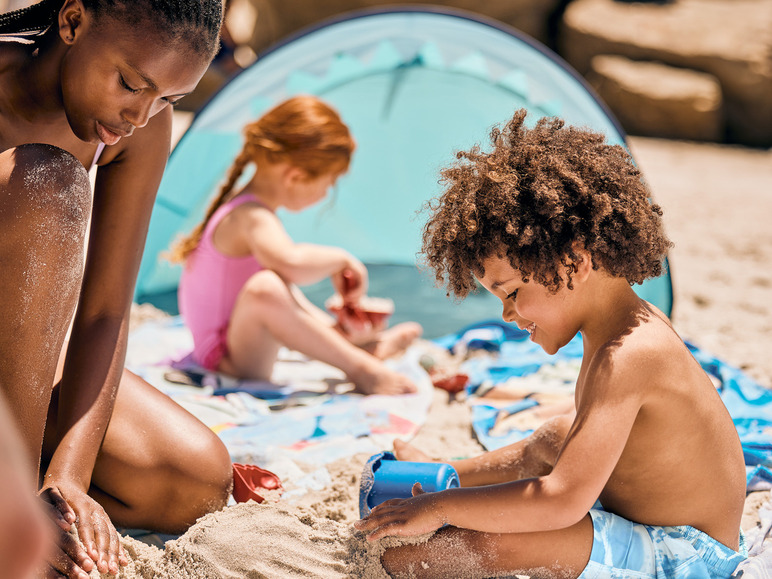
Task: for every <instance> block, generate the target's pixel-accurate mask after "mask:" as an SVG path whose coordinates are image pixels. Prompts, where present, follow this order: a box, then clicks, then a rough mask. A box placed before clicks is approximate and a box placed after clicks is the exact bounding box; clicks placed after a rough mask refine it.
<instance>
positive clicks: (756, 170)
mask: <svg viewBox="0 0 772 579" xmlns="http://www.w3.org/2000/svg"><path fill="white" fill-rule="evenodd" d="M183 122H184V120H183ZM630 146H631V149H632V151H633V153H634V156H635V158H636V160H637V162H638V163H639V165H640V166H641V168H642V170H643V172H644V175H645V176H646V179H647V181H648V182H649V184H650V186H651V188H652V193H653V196H654V199H655V201H656V202H658V203H659V204H660V205H661V206H662V207H663V209H664V223H665V227H666V230H667V233H668V234H669V236H670V238H671V239H672V241H673V242H674V244H675V247H674V248H673V250H672V251H671V253H670V257H669V259H670V263H671V268H672V278H673V285H674V293H675V307H674V310H673V321H674V325H675V327H676V329H677V330H678V331H679V333H680V334H681V335H682V337H684V338H686V339H688V340H690V341H692V342H694V343H695V344H697V345H698V346H700V347H702V348H704V349H706V350H707V351H709V352H710V353H713V354H715V355H717V356H718V357H720V358H722V359H723V360H725V361H726V362H728V363H730V364H732V365H734V366H738V367H741V368H743V369H744V370H745V371H746V372H747V373H748V374H750V375H751V376H753V377H754V378H755V379H757V380H758V381H759V382H760V383H762V384H763V385H765V386H767V387H769V386H772V356H770V354H769V346H770V343H771V341H772V340H770V330H772V228H770V225H769V219H770V216H771V215H772V151H761V150H752V149H746V148H739V147H729V146H718V145H705V144H694V143H685V142H673V141H664V140H657V139H644V138H631V139H630ZM414 443H415V444H416V445H417V446H418V447H420V448H422V449H423V450H425V451H427V452H428V453H429V454H430V455H433V456H437V457H443V458H450V457H459V456H469V455H472V454H476V453H479V452H480V451H481V448H480V446H479V445H478V444H477V442H476V441H475V440H474V439H473V437H472V434H471V428H470V421H469V412H468V408H467V406H466V405H464V404H463V403H460V402H449V401H448V396H447V394H446V393H445V392H443V391H440V390H437V391H436V392H435V401H434V404H433V406H432V409H431V411H430V415H429V419H428V422H427V423H426V424H425V425H424V427H423V428H422V429H421V431H420V432H419V434H418V435H417V436H416V437H415V439H414ZM366 458H367V457H365V456H356V457H352V458H351V459H350V460H344V461H341V462H338V463H335V464H333V465H331V466H330V468H329V470H330V473H331V475H332V479H333V483H332V486H331V487H328V488H326V489H324V490H322V491H319V492H315V493H310V494H308V495H306V496H305V497H303V499H302V500H301V501H298V502H295V503H291V504H283V503H284V501H282V503H279V505H281V506H278V507H277V506H275V505H274V506H270V507H265V506H260V505H255V504H247V505H239V506H236V507H230V508H228V509H226V510H225V511H224V512H221V513H216V514H213V515H208V516H207V517H204V518H203V519H202V520H200V521H199V523H197V524H196V526H194V527H193V528H192V529H191V530H190V531H189V532H188V533H186V535H184V536H183V537H181V538H180V539H178V540H177V541H174V542H172V543H168V544H167V547H166V550H165V551H160V550H158V549H155V548H154V547H149V546H146V545H144V544H140V543H137V542H136V541H133V540H131V539H126V541H125V544H126V547H127V549H128V550H129V553H130V554H131V556H132V562H131V564H130V566H129V567H128V568H127V569H126V570H125V571H124V573H123V576H125V577H168V578H170V579H174V578H182V577H184V578H188V577H190V578H193V577H196V578H203V577H206V578H209V577H211V578H219V577H234V578H236V577H269V578H284V577H300V576H312V577H320V578H328V577H330V578H332V577H383V576H385V575H384V574H383V572H382V570H381V569H380V568H379V564H378V554H379V551H380V549H381V548H382V546H379V545H367V544H366V543H365V542H364V541H362V539H361V537H360V536H358V535H357V534H355V533H354V532H353V531H352V528H351V523H352V522H353V521H354V520H356V518H358V516H357V515H358V508H357V500H358V488H359V482H358V478H359V474H360V472H361V468H362V464H363V462H364V460H366ZM757 494H758V493H757ZM764 499H766V494H764V495H763V496H761V497H759V496H756V497H753V499H752V500H751V501H749V503H748V505H749V507H748V508H749V517H748V519H747V522H746V523H744V524H753V513H752V511H753V509H755V508H756V507H757V506H758V504H759V503H761V502H763V500H764Z"/></svg>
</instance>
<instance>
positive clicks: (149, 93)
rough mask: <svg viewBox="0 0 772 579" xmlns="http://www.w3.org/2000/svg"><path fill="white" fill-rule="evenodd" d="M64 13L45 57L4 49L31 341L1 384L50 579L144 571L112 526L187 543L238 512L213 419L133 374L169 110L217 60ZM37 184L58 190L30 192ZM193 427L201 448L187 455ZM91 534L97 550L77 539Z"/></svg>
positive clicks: (6, 286) (12, 210) (18, 340)
mask: <svg viewBox="0 0 772 579" xmlns="http://www.w3.org/2000/svg"><path fill="white" fill-rule="evenodd" d="M63 4H64V5H63V8H62V9H61V11H60V13H59V16H58V22H57V25H56V27H55V29H54V30H52V33H51V34H50V35H49V36H48V37H47V40H44V41H43V42H42V43H41V45H40V48H39V50H37V51H34V52H33V50H32V49H31V48H30V46H28V45H22V44H17V43H14V42H4V43H2V44H0V150H2V153H0V194H1V195H2V199H3V201H2V203H3V209H4V211H3V214H2V216H0V227H2V229H3V231H4V232H5V234H4V236H3V238H2V239H1V240H0V261H2V263H3V264H4V271H3V274H4V275H3V279H2V280H1V281H0V291H1V292H2V295H3V301H2V302H1V303H0V317H2V319H4V320H6V321H8V322H9V323H10V324H12V325H11V326H10V327H14V328H16V329H17V331H14V332H9V335H7V336H5V337H2V338H0V352H2V354H3V359H4V364H3V365H2V367H1V368H0V387H2V389H3V392H4V393H5V395H6V397H7V398H8V404H9V407H10V410H11V412H12V414H13V415H14V416H15V417H16V418H17V421H18V427H19V430H20V434H21V436H22V439H23V440H24V442H25V444H26V446H27V450H28V452H29V456H30V462H31V463H32V464H33V465H35V468H36V470H38V469H39V470H40V472H41V474H42V475H43V476H42V478H41V480H42V485H41V497H42V498H43V499H44V502H45V504H46V505H47V506H48V507H47V511H48V513H49V515H50V519H51V521H52V522H53V523H54V524H55V525H56V526H57V528H58V529H59V531H58V532H57V542H56V543H57V544H56V546H55V548H53V550H52V553H51V554H50V555H49V557H48V566H47V567H46V571H45V575H46V576H47V577H59V576H66V577H86V576H87V573H88V572H90V571H91V570H93V569H94V568H96V569H98V570H99V571H100V572H103V573H104V572H110V573H113V574H115V573H117V572H118V570H119V564H120V563H123V564H125V563H126V562H127V561H126V557H125V555H124V554H123V552H122V550H121V547H120V543H119V537H118V534H117V533H116V531H115V528H114V526H113V522H115V523H116V524H121V525H123V526H133V527H145V528H156V529H158V530H163V528H164V527H165V528H166V530H167V531H169V532H172V531H174V530H175V529H176V530H177V531H181V530H184V529H185V528H186V527H187V526H188V525H190V524H192V523H193V522H194V521H195V519H196V518H197V517H198V516H200V515H202V514H204V513H205V512H208V511H209V510H211V509H212V508H217V505H218V504H220V505H221V504H224V503H225V500H226V499H227V492H228V485H229V484H230V468H231V465H230V460H229V458H228V456H227V451H225V449H224V447H223V446H222V444H221V443H220V442H219V441H218V440H217V439H216V437H214V436H213V435H212V433H211V432H209V431H208V429H206V427H205V426H204V425H203V424H201V423H200V422H198V421H197V420H195V419H193V417H192V416H191V415H189V414H187V412H185V411H184V410H182V409H181V408H180V407H178V406H177V405H175V404H173V403H172V402H171V401H170V400H169V399H168V398H166V397H164V396H163V395H159V393H158V392H157V391H154V389H153V388H152V387H150V386H149V385H147V384H146V383H144V382H143V381H142V380H140V379H138V378H137V377H135V376H132V375H130V374H128V373H125V372H124V371H123V362H124V357H125V351H126V338H127V330H128V324H127V320H128V312H129V308H130V305H131V299H132V293H133V287H134V280H135V278H136V273H137V270H138V267H139V262H140V258H141V254H142V247H143V244H144V236H145V233H146V231H147V226H148V221H149V217H150V212H151V209H152V206H153V202H154V199H155V194H156V191H157V188H158V184H159V182H160V179H161V175H162V173H163V170H164V166H165V163H166V159H167V158H168V154H169V150H170V142H171V121H172V111H171V107H170V104H171V103H173V102H176V101H177V100H179V99H180V98H181V97H182V96H184V95H186V94H188V93H190V92H191V91H192V90H193V89H194V88H195V86H196V84H197V83H198V81H199V79H200V78H201V76H202V75H203V73H204V72H205V70H206V68H207V66H208V61H209V57H208V55H207V56H202V55H198V54H196V53H195V52H192V51H191V50H190V49H189V47H188V46H187V45H186V44H185V41H184V40H182V41H179V42H176V43H168V42H167V43H164V42H163V41H162V39H163V38H164V36H163V32H161V31H159V30H158V28H157V26H156V24H155V23H154V21H153V17H152V15H149V16H148V19H147V21H146V25H145V26H144V27H140V28H137V29H135V30H130V29H127V28H126V26H125V24H124V23H122V22H120V21H118V20H116V19H114V18H112V17H110V16H109V15H102V16H101V18H100V19H99V20H98V21H97V20H94V18H93V17H92V15H91V14H90V13H89V12H88V11H87V10H85V8H84V7H83V5H82V4H81V3H80V1H79V0H67V1H66V2H64V3H63ZM100 142H101V143H104V144H106V145H108V146H107V147H106V149H105V150H104V152H103V154H102V155H101V157H100V159H99V168H98V170H97V176H96V184H95V188H94V192H93V204H92V193H91V191H90V187H89V184H88V179H87V177H86V174H85V168H88V167H90V166H91V163H92V160H93V158H94V154H95V152H96V150H97V145H98V144H99V143H100ZM29 143H46V144H49V145H54V146H55V147H58V149H54V148H44V147H41V146H39V145H34V146H28V145H27V144H29ZM68 153H69V154H70V155H72V156H74V158H75V159H77V160H78V161H80V164H79V166H78V167H75V165H74V164H73V162H72V161H73V158H72V157H69V156H68ZM44 163H48V165H44ZM75 164H77V163H75ZM41 167H48V168H47V169H46V171H43V172H42V173H41V172H40V170H39V169H40V168H41ZM60 170H61V171H60ZM24 171H27V172H28V173H27V174H28V175H29V176H30V177H32V178H35V177H41V178H45V179H48V180H49V182H50V183H51V187H49V188H40V189H36V188H33V189H32V190H31V191H30V189H29V188H26V189H25V188H24V187H25V181H24V179H20V178H19V177H18V176H17V175H18V174H19V173H22V174H24ZM57 171H60V173H59V174H57ZM65 171H66V172H65ZM27 181H29V179H28V180H27ZM58 183H61V186H62V187H63V189H61V190H57V189H56V186H57V184H58ZM49 189H51V190H50V194H49ZM31 193H32V194H31ZM89 214H90V215H91V230H90V233H89V242H88V248H87V256H88V259H87V261H86V262H85V267H84V265H83V264H84V257H85V255H86V248H85V245H84V243H85V229H86V221H85V220H86V219H87V218H88V216H89ZM39 232H43V234H42V235H41V234H39ZM38 240H39V242H38ZM5 264H7V266H6V265H5ZM30 280H34V283H32V282H30ZM76 304H77V305H78V310H77V315H76V316H75V318H74V321H73V324H72V333H71V338H70V341H69V347H68V348H67V349H66V361H65V360H64V358H62V361H63V365H60V370H61V374H60V375H57V373H56V369H57V361H58V359H59V358H60V352H61V351H62V347H63V346H64V340H65V335H66V332H67V328H68V326H69V323H70V319H71V317H72V315H73V312H74V311H75V307H76ZM19 316H23V318H22V320H21V322H20V325H18V326H17V325H16V324H18V323H19V322H17V321H16V320H18V319H19ZM59 376H61V381H59ZM55 382H56V383H58V386H57V388H56V390H55V394H54V396H53V398H52V401H51V408H50V409H49V402H48V401H49V394H50V393H51V388H52V386H53V385H54V383H55ZM119 382H121V389H120V390H118V384H119ZM108 423H109V428H108ZM159 425H163V427H165V428H166V429H164V428H161V427H159ZM44 428H45V444H44ZM175 432H176V433H177V434H176V435H175ZM181 432H182V433H185V435H186V437H187V438H184V439H183V440H190V441H195V442H191V444H190V445H189V444H188V443H185V444H184V445H183V448H182V451H181V452H180V448H179V447H177V444H178V442H174V441H175V440H178V439H179V438H180V433H181ZM129 433H131V437H133V439H132V438H130V437H127V436H128V435H129ZM140 433H148V434H149V433H152V434H153V436H149V437H145V436H144V435H141V434H140ZM132 440H133V441H134V442H137V441H139V442H140V445H141V446H142V447H143V449H142V450H141V451H139V452H138V451H137V450H136V449H135V448H134V447H133V446H132V444H131V441H132ZM194 446H196V448H194ZM202 453H206V455H205V456H203V457H202V456H201V454H202ZM199 460H203V461H204V464H201V463H199V462H198V461H199ZM194 464H195V465H196V466H195V468H194V466H193V465H194ZM37 465H40V466H39V467H38V466H37ZM147 477H150V478H149V479H148V478H147ZM148 480H150V481H151V482H150V483H149V484H148V483H147V481H148ZM181 480H185V482H186V484H190V487H186V488H188V489H190V491H188V490H185V491H180V490H179V489H180V486H181V485H180V481H181ZM175 493H176V495H178V496H176V495H175ZM179 493H182V494H179ZM76 521H77V529H78V535H79V538H80V540H81V541H82V543H83V546H84V547H85V550H84V548H81V547H80V546H79V545H78V544H77V542H76V541H75V540H74V539H73V537H71V536H70V535H69V534H68V533H66V532H65V531H66V530H68V529H69V528H70V526H71V524H72V523H75V522H76ZM52 526H53V525H52Z"/></svg>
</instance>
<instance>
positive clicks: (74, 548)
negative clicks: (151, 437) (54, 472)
mask: <svg viewBox="0 0 772 579" xmlns="http://www.w3.org/2000/svg"><path fill="white" fill-rule="evenodd" d="M65 488H66V487H63V486H61V485H59V486H52V487H48V488H45V489H43V491H42V492H41V494H40V496H41V498H43V500H44V501H45V502H46V503H48V505H49V509H48V511H49V516H50V517H51V518H52V520H53V521H54V522H55V523H56V525H57V527H58V529H57V533H56V535H57V536H56V543H57V545H56V547H55V549H54V553H53V555H52V556H51V557H49V560H48V567H47V573H46V576H47V577H59V576H61V575H64V576H65V577H69V578H70V579H76V578H77V579H81V578H82V579H87V577H88V573H89V572H90V571H91V570H93V569H94V567H96V568H97V570H98V571H99V572H100V573H110V574H112V575H117V574H118V572H119V571H120V567H119V565H127V564H128V559H127V558H126V555H125V553H124V552H123V547H122V546H121V542H120V537H119V536H118V532H117V531H116V530H115V527H113V524H112V523H111V522H110V518H109V517H108V516H107V513H105V511H104V509H103V508H102V506H101V505H100V504H99V503H97V502H96V501H95V500H94V499H92V498H91V497H89V496H88V495H87V494H86V493H84V492H82V491H79V490H77V489H75V488H66V490H65ZM73 523H74V524H75V525H76V528H77V533H78V537H79V538H80V544H79V542H78V541H77V538H76V537H75V536H74V535H73V534H72V533H71V532H70V531H71V528H72V524H73Z"/></svg>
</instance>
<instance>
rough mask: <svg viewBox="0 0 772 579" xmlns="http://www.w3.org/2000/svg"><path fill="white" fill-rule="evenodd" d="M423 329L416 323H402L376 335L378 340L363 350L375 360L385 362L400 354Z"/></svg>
mask: <svg viewBox="0 0 772 579" xmlns="http://www.w3.org/2000/svg"><path fill="white" fill-rule="evenodd" d="M423 331H424V329H423V328H422V327H421V324H419V323H417V322H402V323H401V324H397V325H396V326H393V327H391V328H388V329H386V330H383V331H382V332H380V333H379V334H378V339H377V340H376V341H375V342H373V343H372V344H370V345H368V346H367V347H366V348H365V349H366V350H367V351H368V352H370V353H371V354H372V355H373V356H375V357H376V358H379V359H381V360H385V359H387V358H391V357H393V356H398V355H399V354H402V353H403V352H404V351H405V350H407V349H408V348H409V347H410V344H412V343H413V342H414V341H415V340H416V339H417V338H419V337H420V336H421V334H423Z"/></svg>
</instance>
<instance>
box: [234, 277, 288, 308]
mask: <svg viewBox="0 0 772 579" xmlns="http://www.w3.org/2000/svg"><path fill="white" fill-rule="evenodd" d="M242 294H243V295H244V297H246V298H247V299H248V300H249V302H250V303H251V304H268V305H278V304H280V303H283V302H285V301H286V300H287V299H288V298H289V297H290V296H289V288H288V287H287V284H286V283H285V282H284V280H283V279H281V278H280V277H279V276H278V274H276V272H274V271H271V270H269V269H264V270H262V271H259V272H257V273H256V274H255V275H253V276H252V277H250V278H249V279H248V280H247V283H246V284H245V285H244V288H243V290H242Z"/></svg>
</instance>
